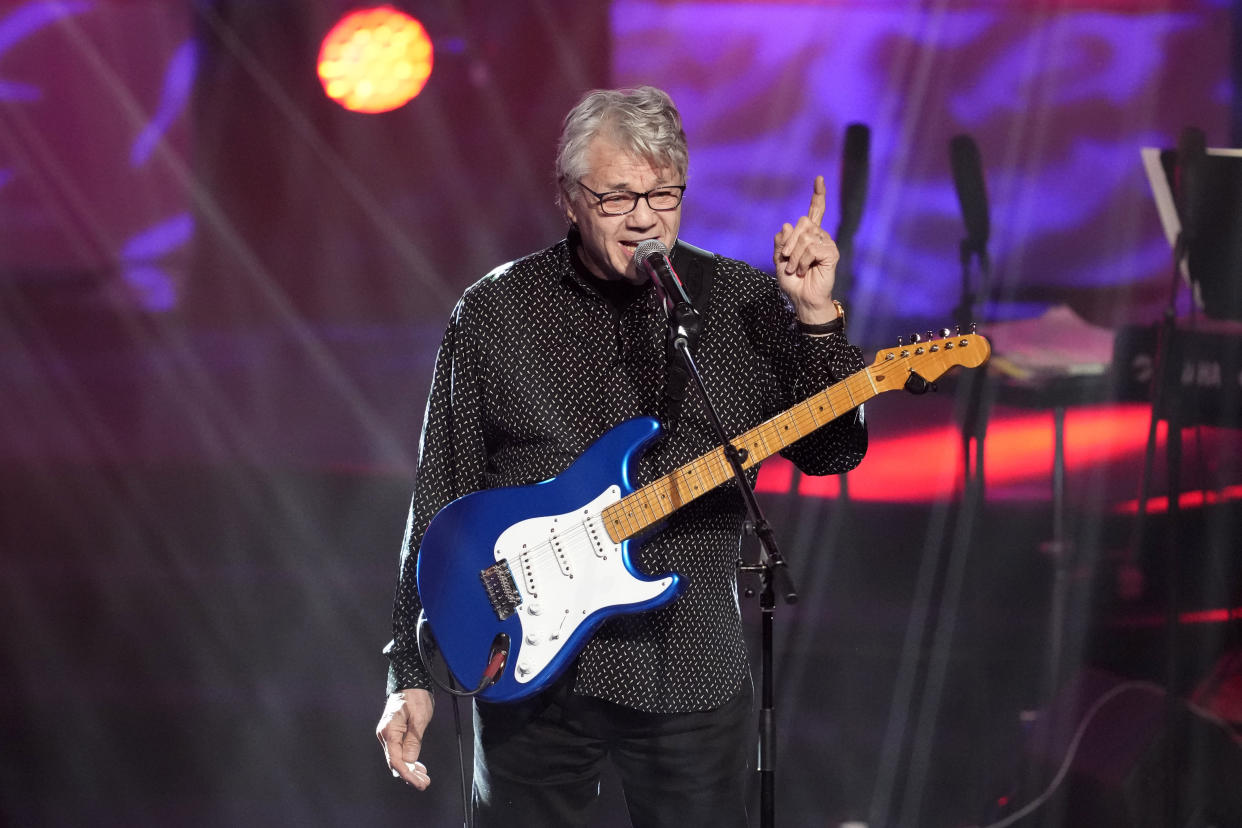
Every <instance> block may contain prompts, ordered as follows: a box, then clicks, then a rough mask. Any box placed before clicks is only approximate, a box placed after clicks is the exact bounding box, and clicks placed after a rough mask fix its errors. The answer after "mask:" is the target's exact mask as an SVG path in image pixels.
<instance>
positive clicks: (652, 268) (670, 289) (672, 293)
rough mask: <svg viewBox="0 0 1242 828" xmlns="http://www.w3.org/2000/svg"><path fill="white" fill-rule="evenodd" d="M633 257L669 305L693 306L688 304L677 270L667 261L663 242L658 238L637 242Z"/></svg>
mask: <svg viewBox="0 0 1242 828" xmlns="http://www.w3.org/2000/svg"><path fill="white" fill-rule="evenodd" d="M634 259H635V261H637V262H638V263H639V265H640V266H641V267H642V268H643V270H644V271H646V273H647V275H648V276H649V277H650V278H651V281H652V282H654V283H655V286H656V288H657V289H658V290H659V291H660V294H661V295H662V296H663V297H664V300H665V301H666V302H667V303H668V304H669V305H671V306H673V307H678V306H680V305H683V304H684V305H685V306H686V307H690V308H693V307H694V306H693V305H691V304H690V297H689V296H688V295H687V294H686V289H685V287H684V286H683V285H682V283H681V279H680V278H678V276H677V271H675V270H673V263H672V262H671V261H669V258H668V248H667V247H665V246H664V242H662V241H660V240H659V239H647V240H646V241H644V242H639V245H638V247H636V248H635V249H634Z"/></svg>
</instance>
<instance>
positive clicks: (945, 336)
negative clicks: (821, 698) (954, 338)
mask: <svg viewBox="0 0 1242 828" xmlns="http://www.w3.org/2000/svg"><path fill="white" fill-rule="evenodd" d="M950 333H951V331H950V330H949V329H948V328H941V329H940V338H941V339H948V338H949V334H950Z"/></svg>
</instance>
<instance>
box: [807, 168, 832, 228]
mask: <svg viewBox="0 0 1242 828" xmlns="http://www.w3.org/2000/svg"><path fill="white" fill-rule="evenodd" d="M827 207H828V199H827V196H826V190H825V188H824V177H823V176H822V175H817V176H815V191H814V192H813V193H811V209H809V210H807V213H806V217H807V218H809V219H810V220H811V222H812V223H813V224H814V225H815V226H816V227H819V226H820V224H821V223H823V221H824V211H825V210H826V209H827Z"/></svg>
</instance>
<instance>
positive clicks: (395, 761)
mask: <svg viewBox="0 0 1242 828" xmlns="http://www.w3.org/2000/svg"><path fill="white" fill-rule="evenodd" d="M434 710H435V702H434V700H433V699H432V696H431V693H430V692H428V691H427V690H414V689H410V690H402V691H400V692H398V693H393V694H392V695H391V696H389V697H388V703H387V704H386V705H384V715H382V716H380V720H379V724H378V725H376V727H375V735H376V736H378V737H379V740H380V744H381V745H383V747H384V759H385V760H386V761H387V762H388V769H389V770H391V771H392V775H393V776H396V777H399V778H400V779H402V780H404V781H405V782H406V783H408V784H410V785H413V786H414V787H415V788H418V789H419V790H420V791H425V790H426V789H427V786H428V785H430V784H431V777H430V776H428V775H427V767H426V766H425V765H424V764H423V763H422V762H420V761H418V753H419V751H420V750H421V749H422V746H423V731H425V730H426V729H427V723H428V722H430V721H431V714H432V712H433V711H434Z"/></svg>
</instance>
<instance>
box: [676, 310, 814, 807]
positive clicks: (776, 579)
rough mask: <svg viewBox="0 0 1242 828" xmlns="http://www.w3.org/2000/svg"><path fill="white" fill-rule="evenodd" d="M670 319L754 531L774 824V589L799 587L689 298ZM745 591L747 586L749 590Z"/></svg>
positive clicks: (763, 799)
mask: <svg viewBox="0 0 1242 828" xmlns="http://www.w3.org/2000/svg"><path fill="white" fill-rule="evenodd" d="M669 321H670V323H672V324H673V325H675V328H674V331H675V333H674V337H673V349H674V350H675V351H676V352H677V353H678V354H680V355H681V359H682V361H683V362H684V363H685V365H686V370H687V372H688V373H689V374H690V376H691V377H693V378H694V382H695V385H696V386H697V387H698V389H699V396H700V399H702V400H703V409H704V411H705V412H706V414H707V419H708V421H709V422H710V423H711V425H712V428H713V429H714V430H715V432H716V437H717V439H718V440H719V441H720V445H721V446H722V447H723V450H724V455H725V457H726V458H728V460H729V465H730V466H732V468H733V476H734V478H736V480H737V487H738V491H739V492H741V495H742V500H743V501H745V503H746V511H747V514H749V515H750V521H751V525H752V526H753V531H754V533H755V536H756V537H758V538H759V542H760V544H761V550H762V551H761V555H760V559H759V562H758V563H757V564H742V565H741V566H740V567H739V570H740V571H741V572H745V573H750V574H754V575H758V576H759V582H760V584H761V585H762V590H761V591H760V595H759V608H760V610H761V612H762V627H761V647H760V664H761V673H760V702H761V703H760V708H759V755H758V761H757V762H756V770H758V772H759V810H760V814H759V824H760V826H761V828H773V826H774V825H775V818H774V814H775V794H776V768H775V761H774V760H775V756H776V751H775V748H776V727H775V724H774V716H773V712H774V711H773V699H774V696H775V694H774V692H773V681H772V650H773V644H772V618H773V613H774V611H775V609H776V594H777V593H778V592H779V593H780V595H781V597H782V598H783V599H784V600H785V603H787V604H793V603H796V602H797V600H798V593H797V591H796V590H795V589H794V586H793V580H792V579H791V578H790V577H789V569H788V567H787V566H786V564H785V559H784V558H783V557H782V556H781V553H780V550H779V549H778V548H777V545H776V536H775V534H774V533H773V531H772V527H771V526H770V525H769V524H768V522H767V519H766V518H764V516H763V511H762V509H760V508H759V501H758V500H756V498H755V491H754V489H753V488H751V485H750V481H749V480H747V479H746V473H745V471H743V469H742V463H743V462H744V461H745V452H746V450H745V449H741V450H739V449H738V448H737V447H736V446H734V445H733V443H732V442H730V440H729V438H728V436H727V435H726V434H725V431H724V427H723V426H722V425H721V423H720V418H719V416H717V414H716V409H715V407H714V406H713V405H712V401H711V398H710V397H709V396H708V393H707V386H706V385H705V384H704V383H703V377H702V375H701V374H700V373H699V369H698V366H697V365H696V364H695V362H694V357H693V356H692V355H691V353H690V342H689V340H690V332H693V331H697V330H698V327H699V325H700V320H699V316H698V312H697V311H695V310H694V308H693V307H692V306H691V305H690V304H689V303H688V302H681V301H678V302H676V303H675V304H674V305H673V313H672V316H671V318H670V320H669ZM749 592H750V591H749V590H748V593H749Z"/></svg>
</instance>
